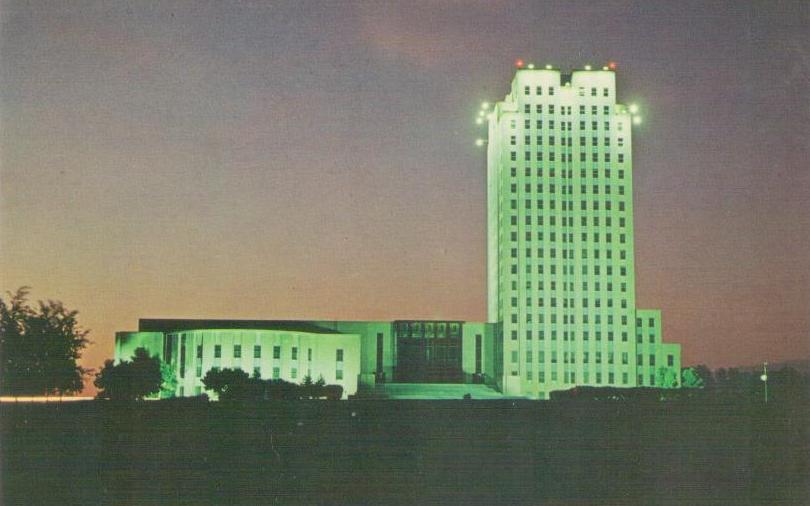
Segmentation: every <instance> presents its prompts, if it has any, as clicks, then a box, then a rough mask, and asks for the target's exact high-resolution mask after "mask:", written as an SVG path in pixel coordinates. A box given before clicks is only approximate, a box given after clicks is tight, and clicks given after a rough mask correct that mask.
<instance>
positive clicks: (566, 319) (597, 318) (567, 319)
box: [512, 299, 627, 326]
mask: <svg viewBox="0 0 810 506" xmlns="http://www.w3.org/2000/svg"><path fill="white" fill-rule="evenodd" d="M585 300H587V299H583V301H585ZM517 316H518V315H517V314H512V323H517V322H518V321H517ZM537 316H538V318H537V323H541V324H542V323H545V322H544V314H543V313H538V315H537ZM605 316H606V320H605V321H606V323H607V324H608V325H613V320H614V318H613V316H614V315H612V314H609V315H605ZM620 316H621V320H620V321H621V322H622V326H626V325H627V315H620ZM562 322H563V324H566V325H567V324H569V323H571V324H574V323H576V321H575V318H574V315H573V314H571V315H569V314H564V315H563V321H562ZM526 323H532V313H527V314H526ZM550 323H557V314H556V313H552V314H551V320H550ZM582 323H585V324H588V323H590V317H589V315H588V313H585V314H583V315H582ZM593 323H594V324H596V325H601V324H602V315H600V314H595V315H594V319H593Z"/></svg>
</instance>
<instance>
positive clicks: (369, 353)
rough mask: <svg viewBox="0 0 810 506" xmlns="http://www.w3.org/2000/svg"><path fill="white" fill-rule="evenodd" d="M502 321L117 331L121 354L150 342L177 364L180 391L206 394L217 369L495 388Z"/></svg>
mask: <svg viewBox="0 0 810 506" xmlns="http://www.w3.org/2000/svg"><path fill="white" fill-rule="evenodd" d="M494 328H495V327H494V325H489V324H486V323H473V322H462V321H434V320H431V321H424V320H401V321H393V322H390V321H389V322H386V321H288V320H177V319H142V320H140V322H139V329H138V331H134V332H117V333H116V336H115V359H116V361H121V360H128V359H130V358H131V357H132V356H133V355H134V353H135V350H136V349H137V348H140V347H144V348H146V349H147V350H149V352H150V354H152V355H153V356H157V357H159V358H160V359H161V360H162V361H164V362H165V363H167V364H170V365H171V366H172V368H173V369H174V371H175V375H176V377H177V380H178V382H177V388H176V391H175V395H177V396H192V395H199V394H201V393H203V392H204V391H205V390H204V387H203V384H202V378H203V377H205V374H206V373H207V372H208V371H209V370H210V369H212V368H238V369H242V370H244V371H246V372H248V373H250V374H258V375H259V376H260V377H262V378H264V379H283V380H286V381H292V382H295V383H300V382H302V381H303V379H304V377H306V376H310V377H311V378H312V379H313V380H317V379H318V378H323V379H324V381H326V382H327V383H328V384H337V385H340V386H342V387H343V392H344V396H349V395H354V394H356V393H358V390H361V389H363V388H364V387H365V388H367V389H370V388H371V387H373V386H374V385H378V384H385V383H391V382H399V383H481V384H488V385H491V386H493V387H494V386H495V384H496V378H495V370H496V363H495V361H494V358H493V357H494V350H495V348H496V344H495V341H494V336H495V333H494ZM206 393H207V392H206Z"/></svg>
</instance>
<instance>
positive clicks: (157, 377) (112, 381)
mask: <svg viewBox="0 0 810 506" xmlns="http://www.w3.org/2000/svg"><path fill="white" fill-rule="evenodd" d="M93 383H94V384H95V385H96V387H98V388H99V393H98V396H97V397H98V398H99V399H112V400H138V399H143V398H144V397H146V396H148V395H152V394H156V393H158V392H159V391H160V387H161V384H162V383H163V377H162V374H161V367H160V359H159V358H157V357H152V356H150V355H149V352H148V351H146V349H145V348H138V349H137V350H135V354H134V355H133V357H132V360H131V361H129V362H127V361H122V362H121V363H119V364H115V363H114V362H113V361H112V360H107V361H106V362H104V368H103V369H102V370H101V371H99V372H98V374H96V380H95V381H94V382H93Z"/></svg>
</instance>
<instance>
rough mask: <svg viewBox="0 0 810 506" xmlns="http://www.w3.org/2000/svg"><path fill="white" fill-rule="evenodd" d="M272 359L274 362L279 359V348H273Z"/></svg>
mask: <svg viewBox="0 0 810 506" xmlns="http://www.w3.org/2000/svg"><path fill="white" fill-rule="evenodd" d="M273 358H274V359H276V360H278V359H280V358H281V346H273Z"/></svg>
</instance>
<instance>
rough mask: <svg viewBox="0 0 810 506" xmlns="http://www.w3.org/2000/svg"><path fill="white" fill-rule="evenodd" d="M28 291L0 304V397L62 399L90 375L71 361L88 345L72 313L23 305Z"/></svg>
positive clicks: (57, 306) (50, 305)
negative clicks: (58, 397) (22, 396)
mask: <svg viewBox="0 0 810 506" xmlns="http://www.w3.org/2000/svg"><path fill="white" fill-rule="evenodd" d="M28 293H29V288H28V287H21V288H19V289H17V291H16V293H11V292H8V295H9V300H8V302H6V301H4V300H3V299H2V298H0V357H1V358H2V362H1V363H0V369H1V370H0V392H2V393H3V394H6V395H15V396H16V395H43V394H44V395H51V394H58V395H63V394H67V393H74V392H80V391H81V390H82V388H83V384H82V379H83V377H84V375H86V374H88V373H89V372H90V371H89V370H88V369H84V368H82V367H80V366H79V365H78V364H77V363H76V361H77V360H78V359H79V358H81V352H82V350H83V349H84V348H85V347H86V346H87V345H88V344H89V341H88V340H87V334H88V333H89V331H87V330H83V329H81V328H80V327H79V324H78V321H77V320H76V315H77V314H78V311H71V310H68V309H66V308H65V306H64V305H62V303H61V302H59V301H52V300H49V301H48V302H43V301H39V302H38V307H36V308H34V307H31V305H29V304H28V300H27V298H28Z"/></svg>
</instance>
